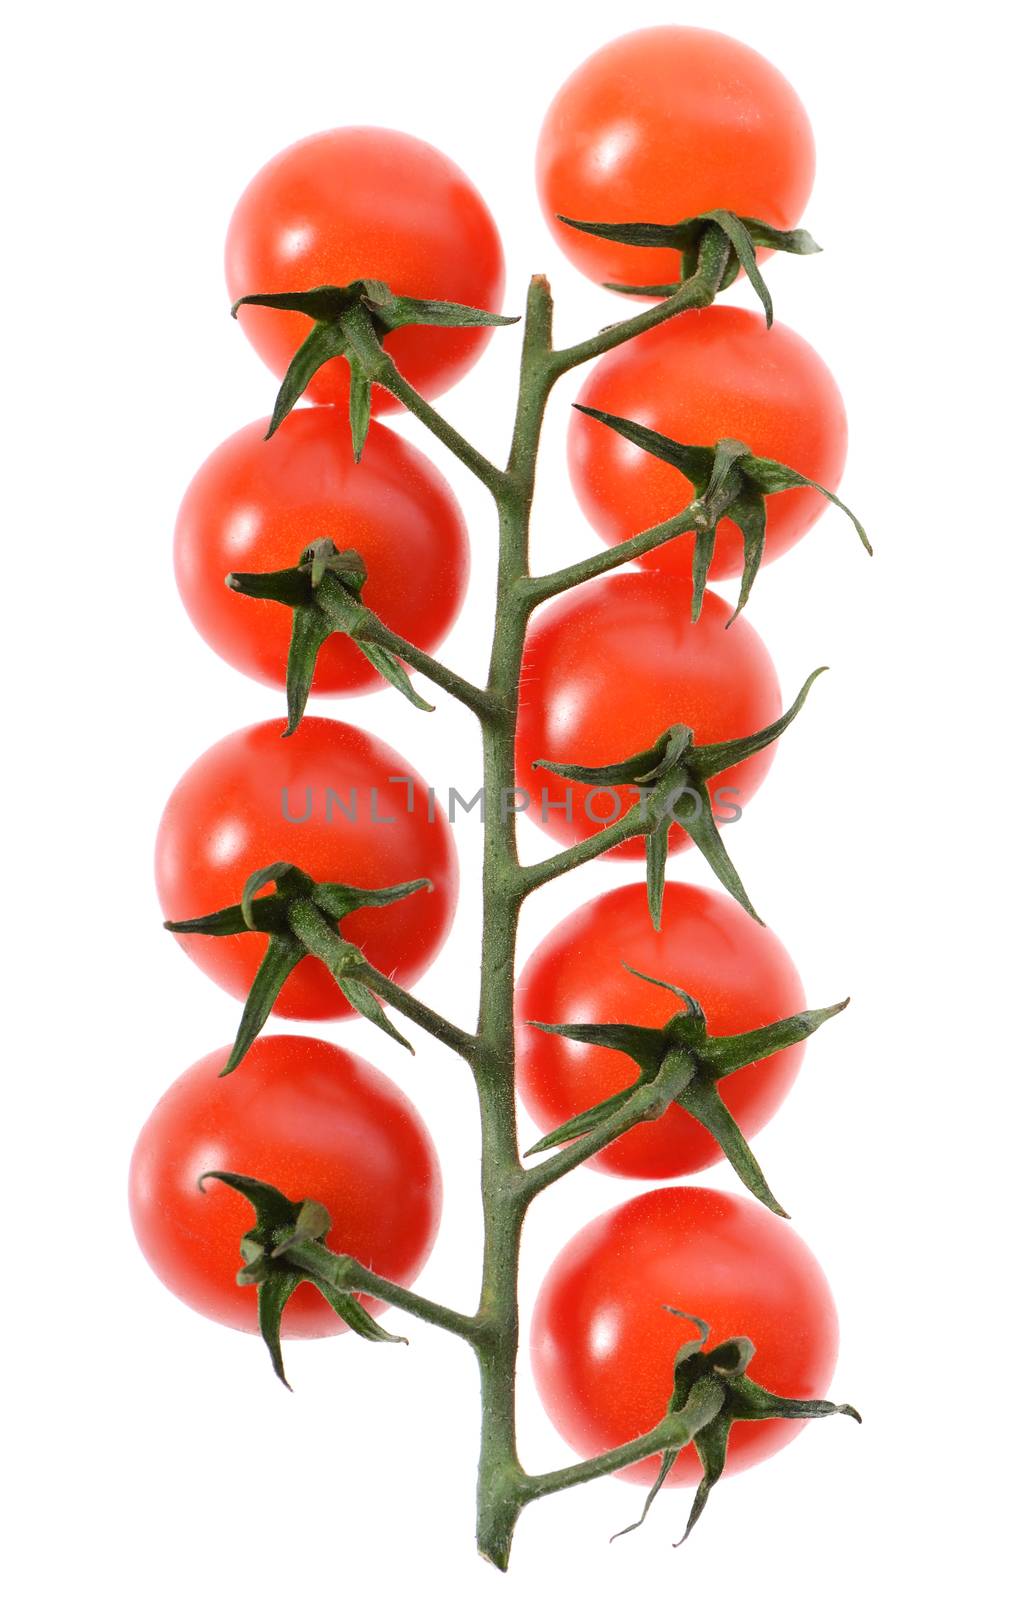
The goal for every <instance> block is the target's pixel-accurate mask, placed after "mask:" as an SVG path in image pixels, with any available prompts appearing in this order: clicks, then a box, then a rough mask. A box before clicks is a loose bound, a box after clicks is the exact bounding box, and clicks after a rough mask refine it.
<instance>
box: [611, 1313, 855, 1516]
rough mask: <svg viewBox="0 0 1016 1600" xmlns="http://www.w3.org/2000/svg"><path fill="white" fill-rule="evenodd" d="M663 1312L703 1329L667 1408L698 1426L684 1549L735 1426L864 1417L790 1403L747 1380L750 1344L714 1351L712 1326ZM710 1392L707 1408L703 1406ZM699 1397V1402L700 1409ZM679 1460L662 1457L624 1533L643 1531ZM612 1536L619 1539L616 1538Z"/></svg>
mask: <svg viewBox="0 0 1016 1600" xmlns="http://www.w3.org/2000/svg"><path fill="white" fill-rule="evenodd" d="M662 1309H663V1310H664V1311H667V1312H670V1314H671V1315H672V1316H675V1317H681V1318H683V1319H685V1320H688V1321H691V1322H693V1323H694V1324H695V1325H696V1327H697V1328H698V1330H699V1337H698V1338H697V1339H691V1340H689V1341H688V1342H687V1343H686V1344H683V1345H682V1346H681V1348H680V1349H679V1350H678V1353H677V1357H676V1359H675V1361H674V1386H673V1392H672V1394H671V1398H670V1402H669V1404H668V1408H667V1416H668V1417H675V1418H682V1417H685V1416H689V1417H690V1419H691V1420H692V1421H693V1423H694V1424H695V1425H694V1426H692V1427H691V1428H690V1429H689V1430H688V1431H689V1438H690V1442H691V1443H692V1444H693V1445H694V1448H695V1452H696V1454H697V1456H698V1458H699V1463H700V1465H701V1468H702V1476H701V1478H700V1479H699V1483H698V1486H697V1488H696V1490H695V1498H694V1500H693V1501H692V1506H691V1511H690V1512H689V1515H688V1521H687V1524H686V1525H685V1530H684V1534H683V1536H682V1538H681V1539H680V1540H679V1543H680V1544H683V1543H684V1541H685V1539H687V1537H688V1535H689V1534H690V1533H691V1531H692V1529H693V1528H694V1526H695V1524H696V1523H697V1522H698V1520H699V1518H700V1517H701V1515H702V1513H703V1511H704V1510H705V1507H706V1504H707V1502H708V1500H709V1496H710V1494H711V1493H712V1491H713V1489H714V1488H715V1487H716V1485H717V1483H718V1482H719V1481H720V1478H721V1477H722V1475H723V1471H724V1468H725V1466H726V1461H727V1442H728V1439H729V1437H730V1430H731V1428H732V1427H733V1425H734V1423H735V1422H739V1421H752V1422H765V1421H768V1420H771V1419H774V1418H777V1417H793V1418H795V1419H801V1420H804V1419H807V1418H813V1417H830V1416H837V1415H839V1416H849V1417H853V1418H854V1420H855V1421H856V1422H860V1420H861V1418H860V1415H859V1414H858V1412H857V1411H856V1410H855V1409H854V1407H853V1406H847V1405H834V1404H833V1403H832V1401H829V1400H794V1399H787V1398H786V1397H785V1396H781V1395H775V1394H771V1393H770V1392H769V1391H768V1390H767V1389H763V1388H762V1387H761V1386H760V1385H759V1384H757V1383H754V1382H753V1381H752V1380H751V1379H750V1378H749V1377H748V1376H747V1368H748V1366H749V1365H750V1363H751V1361H752V1360H753V1359H754V1356H755V1353H756V1352H755V1346H754V1344H753V1343H752V1341H751V1340H750V1339H747V1338H744V1337H742V1336H735V1337H733V1338H728V1339H724V1340H722V1341H721V1342H720V1343H719V1344H716V1345H714V1346H713V1347H712V1349H710V1348H708V1344H709V1336H710V1329H709V1325H708V1323H705V1322H703V1321H702V1320H701V1318H699V1317H691V1316H689V1314H688V1313H687V1312H685V1311H678V1310H677V1309H676V1308H675V1307H674V1306H664V1307H663V1308H662ZM707 1393H708V1395H709V1400H708V1403H706V1404H702V1399H703V1398H704V1397H705V1396H706V1394H707ZM717 1395H718V1397H719V1399H718V1403H717V1398H716V1397H717ZM696 1398H698V1401H699V1403H698V1406H697V1407H696V1405H695V1401H696ZM696 1413H697V1414H696ZM683 1431H684V1430H682V1433H683ZM678 1448H680V1446H679V1447H678ZM677 1456H678V1449H672V1450H668V1451H665V1452H664V1454H663V1457H662V1461H661V1466H660V1471H659V1473H658V1474H657V1477H656V1481H655V1482H654V1483H653V1485H652V1487H651V1488H650V1490H649V1493H648V1495H647V1496H646V1501H645V1505H644V1506H643V1508H642V1515H641V1516H640V1517H639V1519H638V1521H637V1522H633V1523H632V1524H631V1526H630V1527H628V1528H623V1529H622V1530H621V1532H622V1533H631V1532H632V1531H633V1530H634V1529H635V1528H639V1527H641V1526H642V1523H643V1522H644V1521H645V1519H646V1515H647V1513H648V1511H649V1509H650V1507H651V1506H652V1504H653V1501H654V1500H655V1499H656V1496H657V1494H658V1493H659V1491H660V1489H661V1488H662V1486H663V1483H664V1482H665V1480H666V1478H667V1476H668V1474H669V1473H670V1471H671V1469H672V1467H673V1465H674V1462H675V1461H676V1460H677ZM614 1537H615V1538H617V1537H619V1535H617V1534H615V1535H614Z"/></svg>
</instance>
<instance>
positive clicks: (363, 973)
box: [346, 961, 479, 1061]
mask: <svg viewBox="0 0 1016 1600" xmlns="http://www.w3.org/2000/svg"><path fill="white" fill-rule="evenodd" d="M346 970H347V972H348V973H349V976H350V977H351V978H359V980H360V982H361V983H365V984H366V985H367V987H368V989H373V991H374V993H375V994H376V995H377V997H378V999H379V1000H386V1001H387V1002H388V1004H389V1005H390V1006H394V1007H395V1009H396V1011H401V1013H402V1015H403V1016H404V1017H408V1018H409V1021H410V1022H415V1023H416V1024H417V1026H418V1027H420V1028H423V1029H424V1031H425V1032H426V1033H429V1034H430V1035H431V1037H432V1038H434V1039H437V1040H438V1041H439V1043H441V1044H443V1045H446V1046H447V1048H448V1049H449V1050H454V1052H455V1053H456V1055H460V1056H462V1058H463V1059H464V1060H466V1061H472V1060H473V1059H474V1057H475V1056H476V1053H477V1050H478V1048H479V1040H478V1039H477V1037H476V1034H475V1033H467V1032H466V1031H465V1029H464V1028H460V1027H458V1026H457V1025H456V1024H455V1023H454V1022H449V1020H448V1018H447V1017H443V1016H441V1014H440V1012H438V1011H433V1010H432V1009H431V1007H430V1006H427V1005H424V1003H423V1001H422V1000H418V999H417V998H416V996H415V995H414V994H410V993H409V991H408V990H406V989H403V988H402V987H401V986H400V985H399V984H397V983H396V982H395V981H394V979H392V978H388V977H386V976H385V974H384V973H383V972H379V971H378V969H377V967H372V966H371V964H370V962H369V961H351V962H350V964H349V966H348V967H347V969H346Z"/></svg>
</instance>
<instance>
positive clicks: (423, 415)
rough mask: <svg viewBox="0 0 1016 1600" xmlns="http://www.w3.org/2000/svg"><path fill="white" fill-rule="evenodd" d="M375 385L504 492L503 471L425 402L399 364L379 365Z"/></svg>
mask: <svg viewBox="0 0 1016 1600" xmlns="http://www.w3.org/2000/svg"><path fill="white" fill-rule="evenodd" d="M372 377H373V380H374V382H375V383H379V384H380V385H381V387H382V389H387V390H388V392H389V394H393V395H394V396H395V398H396V399H397V400H401V401H402V404H403V405H404V406H405V408H406V410H407V411H411V412H412V413H413V416H414V417H418V418H419V419H420V421H421V422H422V423H423V425H424V427H425V428H429V429H430V431H431V433H432V434H433V435H434V437H435V439H440V441H441V443H442V444H443V445H444V446H445V447H446V448H447V449H448V450H450V451H451V453H452V455H453V456H457V457H458V459H459V460H460V461H461V462H462V464H463V466H465V467H468V468H469V470H470V472H472V473H473V474H474V476H475V477H477V478H479V480H480V482H481V483H482V484H485V485H486V487H487V488H488V489H489V490H490V492H491V494H492V495H495V496H497V495H499V494H500V493H501V492H502V491H503V489H504V482H505V475H504V473H503V472H502V471H501V469H500V467H495V465H494V463H493V462H492V461H488V460H487V457H486V456H485V455H483V454H482V452H481V451H479V450H477V449H476V448H475V446H474V445H471V444H470V443H469V440H468V439H466V438H464V437H463V436H462V434H461V433H459V431H458V429H457V428H454V427H452V424H451V423H450V422H448V421H447V420H446V418H444V417H443V416H442V415H441V413H440V412H439V411H435V410H434V407H433V406H432V405H431V404H430V401H429V400H425V399H424V398H423V395H422V394H419V393H418V392H417V390H416V389H414V388H413V385H412V384H411V383H409V382H408V380H407V379H406V378H404V377H403V376H402V374H401V372H399V370H398V368H397V367H396V366H395V363H394V362H393V361H392V360H391V359H390V358H389V357H388V356H385V357H384V358H383V360H382V361H380V362H379V363H378V365H377V369H376V372H375V373H373V374H372Z"/></svg>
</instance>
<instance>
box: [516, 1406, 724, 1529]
mask: <svg viewBox="0 0 1016 1600" xmlns="http://www.w3.org/2000/svg"><path fill="white" fill-rule="evenodd" d="M722 1404H723V1387H722V1385H721V1384H719V1383H717V1382H716V1380H715V1379H714V1378H703V1379H701V1380H700V1381H699V1382H698V1383H697V1384H696V1385H695V1387H694V1388H693V1389H692V1392H691V1394H690V1395H689V1396H688V1401H687V1403H686V1405H684V1406H683V1407H682V1409H681V1410H680V1411H677V1412H675V1413H674V1414H673V1415H672V1416H669V1417H665V1418H664V1420H663V1421H662V1422H660V1423H657V1425H656V1427H655V1428H652V1429H650V1431H649V1432H648V1433H641V1434H639V1436H638V1438H637V1439H631V1440H629V1442H628V1443H627V1444H621V1445H618V1446H617V1448H616V1450H605V1451H604V1452H603V1454H602V1455H598V1456H592V1457H591V1458H590V1460H588V1461H576V1462H575V1464H574V1465H573V1466H570V1467H561V1468H559V1469H558V1471H556V1472H541V1473H538V1474H536V1475H535V1476H533V1477H527V1479H526V1485H525V1492H526V1499H527V1500H539V1499H540V1498H541V1497H542V1496H543V1495H547V1494H557V1493H558V1492H559V1490H561V1489H573V1488H575V1486H576V1485H577V1484H580V1483H592V1482H593V1481H594V1479H596V1478H605V1477H607V1476H608V1475H609V1474H610V1473H612V1472H620V1471H621V1469H622V1468H623V1467H633V1466H634V1465H635V1463H636V1462H638V1461H644V1460H645V1459H646V1457H647V1456H655V1455H659V1454H660V1452H661V1451H663V1450H680V1449H682V1448H683V1447H684V1446H685V1445H686V1444H690V1443H691V1441H692V1439H693V1438H694V1437H695V1435H696V1433H698V1432H699V1430H700V1429H701V1428H704V1427H706V1426H708V1424H709V1423H710V1422H712V1420H713V1418H714V1417H715V1416H716V1414H717V1412H718V1411H719V1409H720V1407H721V1406H722Z"/></svg>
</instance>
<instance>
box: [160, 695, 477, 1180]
mask: <svg viewBox="0 0 1016 1600" xmlns="http://www.w3.org/2000/svg"><path fill="white" fill-rule="evenodd" d="M284 727H285V722H284V721H277V722H259V723H255V724H254V725H253V726H252V727H249V728H241V729H240V730H239V731H238V732H237V733H231V734H228V735H227V737H226V738H225V739H220V741H219V743H218V744H214V745H212V747H211V749H210V750H206V751H205V753H204V755H203V756H200V757H199V758H198V760H197V761H196V762H195V763H194V765H193V766H192V767H191V768H190V769H189V771H187V772H185V773H184V775H183V777H182V778H181V779H180V782H179V783H178V784H177V786H176V788H175V789H174V790H173V793H172V794H171V795H170V797H169V802H168V804H167V806H166V809H165V811H164V812H163V816H162V822H161V823H160V825H159V834H158V839H157V842H156V883H157V886H158V891H159V900H160V903H161V905H162V909H163V912H164V913H165V916H166V918H167V920H168V921H173V922H175V921H182V920H185V919H187V918H189V917H198V916H203V915H205V914H206V913H208V912H211V911H217V910H220V909H221V908H222V907H223V906H227V905H235V904H237V902H238V901H239V900H240V897H241V894H242V893H243V887H244V884H245V883H246V882H247V879H248V878H249V877H250V876H251V874H252V873H254V872H257V871H258V870H259V869H260V868H262V867H267V866H270V865H271V864H272V863H273V862H276V861H289V862H292V863H293V865H294V866H297V867H301V868H302V869H303V870H304V871H305V872H309V873H310V875H311V877H313V878H315V879H317V880H318V881H324V882H329V883H349V884H354V885H356V886H357V887H360V888H370V889H379V888H383V887H385V886H387V885H391V884H396V883H406V882H409V881H410V880H412V879H413V878H429V879H430V880H431V882H432V883H433V885H434V887H433V890H432V892H431V893H429V894H428V893H427V892H426V891H425V890H419V891H418V892H417V893H416V894H413V895H410V896H409V897H408V898H407V899H405V900H402V901H399V902H397V903H396V904H395V905H391V906H384V907H368V908H366V909H363V910H360V911H354V912H353V913H352V914H351V915H350V916H348V917H346V918H345V919H344V920H343V923H342V933H343V935H344V937H346V938H348V939H350V940H351V941H352V942H353V943H354V944H357V945H359V946H360V948H361V949H362V950H363V953H364V956H365V957H366V959H367V960H368V961H370V962H372V963H373V964H374V965H375V966H377V967H379V968H380V969H381V970H382V971H384V972H386V973H392V974H394V975H395V976H396V977H397V979H398V981H399V982H400V983H401V984H404V985H409V984H412V983H414V982H415V980H416V979H417V978H418V977H419V976H420V974H421V972H423V971H424V970H425V969H426V968H427V967H428V966H429V965H430V963H431V961H433V959H434V957H435V956H436V954H437V952H438V950H439V949H440V948H441V945H442V943H443V942H444V938H445V935H446V933H447V932H448V928H449V926H450V924H451V919H452V915H453V913H454V909H455V899H456V894H457V890H458V863H457V860H456V856H455V849H454V845H453V843H452V837H451V829H450V828H449V826H448V822H447V819H446V817H445V815H444V812H443V811H442V810H441V809H440V807H439V806H438V805H437V804H436V803H435V802H428V796H427V791H426V787H425V785H424V781H423V779H422V778H421V777H420V776H419V774H418V773H416V772H414V770H413V768H412V767H411V766H410V765H409V763H408V762H406V761H404V760H403V758H402V756H400V755H398V754H397V753H396V751H394V750H392V749H390V748H389V746H388V745H386V744H382V742H381V740H380V739H375V738H373V737H372V736H371V735H370V734H369V733H364V732H363V731H362V730H361V729H360V728H352V727H349V726H348V724H346V723H344V722H331V721H329V720H327V719H326V718H324V717H304V719H303V721H302V722H301V724H300V726H299V728H298V729H297V731H296V733H294V734H293V736H292V738H289V739H283V738H281V737H280V735H281V733H282V730H283V728H284ZM406 779H409V780H410V781H411V782H412V785H413V789H412V796H411V797H410V791H409V788H408V786H407V783H406V782H405V780H406ZM392 780H394V781H392ZM410 807H411V808H410ZM385 819H388V820H385ZM177 937H178V939H179V942H180V944H181V945H182V946H183V948H184V950H186V952H187V954H188V955H189V956H190V957H191V959H192V960H193V961H196V962H197V964H198V966H199V967H200V968H201V970H202V971H203V972H206V973H207V974H208V975H209V977H211V978H213V979H214V980H215V982H216V983H218V984H219V985H221V987H222V988H223V989H225V990H227V991H228V993H229V994H231V995H234V996H236V998H237V999H242V998H244V997H245V996H246V994H247V992H248V990H249V989H250V986H251V983H252V982H253V980H254V975H255V972H256V971H257V967H258V964H259V962H260V961H261V958H262V956H263V955H264V952H265V948H266V946H267V935H265V934H256V933H244V934H239V935H237V936H235V937H233V938H222V939H220V938H213V937H210V936H209V935H206V934H197V933H190V934H181V935H177ZM274 1009H275V1012H276V1014H277V1015H278V1016H283V1017H302V1018H305V1019H307V1020H316V1019H322V1018H334V1017H346V1016H349V1015H350V1007H349V1005H348V1004H347V1002H346V1001H345V999H344V998H343V996H342V995H341V994H340V992H339V989H338V987H337V985H336V984H335V982H334V981H333V979H332V978H331V977H330V976H329V974H328V973H327V972H326V971H325V969H324V967H323V966H322V965H321V963H320V962H319V961H316V960H315V959H314V958H313V957H311V956H308V957H307V958H306V959H305V960H304V961H302V962H301V963H300V965H299V966H298V967H297V968H296V969H295V971H294V972H292V973H291V974H290V976H289V977H288V978H287V979H286V982H285V983H284V984H283V987H282V992H281V994H280V996H279V999H278V1001H277V1002H276V1004H275V1008H274ZM254 1176H257V1174H254Z"/></svg>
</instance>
